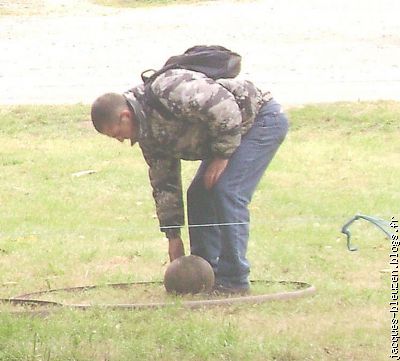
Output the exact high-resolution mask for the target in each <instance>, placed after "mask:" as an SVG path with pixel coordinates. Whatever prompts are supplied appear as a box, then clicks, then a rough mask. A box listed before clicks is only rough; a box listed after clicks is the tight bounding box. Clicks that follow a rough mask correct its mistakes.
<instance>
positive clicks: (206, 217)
mask: <svg viewBox="0 0 400 361" xmlns="http://www.w3.org/2000/svg"><path fill="white" fill-rule="evenodd" d="M287 131H288V120H287V118H286V116H285V114H284V113H281V106H280V105H279V104H278V103H277V102H276V101H275V100H273V99H272V100H270V101H269V102H267V103H266V104H264V105H263V106H262V107H261V109H260V111H259V113H258V115H257V117H256V119H255V122H254V124H253V126H252V127H251V128H250V130H249V131H248V132H247V133H246V134H245V135H244V136H243V137H242V141H241V144H240V145H239V147H238V148H237V149H236V151H235V153H233V155H232V156H231V158H230V159H229V163H228V166H227V167H226V169H225V171H224V173H223V174H222V175H221V177H220V179H219V180H218V182H217V183H216V184H215V186H214V187H213V188H212V189H211V190H206V189H205V187H204V185H203V175H204V172H205V170H206V168H207V166H208V164H209V160H204V161H203V162H202V163H201V165H200V167H199V169H198V171H197V173H196V176H195V177H194V179H193V181H192V183H191V185H190V187H189V189H188V192H187V207H188V221H189V225H194V226H193V227H189V236H190V250H191V254H194V255H197V256H200V257H203V258H204V259H205V260H207V261H208V262H209V263H210V264H211V266H212V267H213V270H214V273H215V278H216V283H217V284H221V285H223V286H226V287H239V288H248V286H249V280H248V276H249V273H250V265H249V262H248V260H247V258H246V253H247V243H248V239H249V221H250V217H249V210H248V204H249V203H250V201H251V198H252V195H253V193H254V191H255V189H256V186H257V184H258V183H259V181H260V179H261V177H262V175H263V174H264V172H265V170H266V169H267V167H268V165H269V164H270V162H271V160H272V158H273V157H274V155H275V153H276V151H277V150H278V148H279V146H280V145H281V143H282V142H283V140H284V139H285V136H286V133H287ZM221 223H242V224H237V225H219V226H218V225H215V226H204V227H196V225H208V224H221Z"/></svg>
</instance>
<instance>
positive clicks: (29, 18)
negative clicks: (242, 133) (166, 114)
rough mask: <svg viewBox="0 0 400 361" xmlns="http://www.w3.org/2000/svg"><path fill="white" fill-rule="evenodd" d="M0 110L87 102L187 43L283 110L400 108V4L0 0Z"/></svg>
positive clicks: (130, 81) (131, 81)
mask: <svg viewBox="0 0 400 361" xmlns="http://www.w3.org/2000/svg"><path fill="white" fill-rule="evenodd" d="M5 9H12V10H14V11H18V12H21V11H22V13H23V14H24V16H2V17H0V54H1V56H0V84H1V86H0V104H10V103H74V102H84V103H89V102H91V101H92V100H93V99H94V98H95V97H97V95H99V94H101V93H103V92H106V91H117V92H121V91H123V90H125V89H126V88H128V87H130V86H133V85H135V84H136V83H138V82H139V81H140V77H139V75H140V72H141V71H142V70H144V69H146V68H149V67H159V66H161V64H162V62H163V60H164V59H166V58H167V57H168V56H169V55H171V54H174V53H180V52H182V51H183V50H185V48H187V47H189V46H192V45H194V44H222V45H225V46H227V47H230V48H232V49H233V50H235V51H238V52H239V53H241V54H242V55H243V58H244V63H243V70H242V75H241V76H242V77H246V78H249V79H251V80H253V81H254V82H256V83H257V85H258V86H259V87H261V88H262V89H263V90H267V89H270V90H272V92H273V93H274V94H275V96H276V97H277V98H278V99H279V100H280V101H281V102H282V103H284V104H299V103H305V102H321V101H336V100H357V99H360V100H369V99H397V100H400V64H399V61H398V59H400V22H399V21H398V14H400V2H399V1H397V0H381V1H379V2H365V1H361V0H353V1H348V0H337V1H335V2H331V1H328V0H304V1H296V0H280V1H278V0H268V1H254V2H245V3H237V2H233V1H210V2H208V3H205V4H202V5H190V6H185V5H182V6H171V7H166V8H150V9H112V8H105V7H100V6H95V5H93V4H91V3H90V2H89V1H78V0H70V1H67V0H52V1H51V0H42V1H40V0H35V1H22V0H21V1H14V2H11V1H9V2H7V1H1V0H0V14H1V13H4V10H5Z"/></svg>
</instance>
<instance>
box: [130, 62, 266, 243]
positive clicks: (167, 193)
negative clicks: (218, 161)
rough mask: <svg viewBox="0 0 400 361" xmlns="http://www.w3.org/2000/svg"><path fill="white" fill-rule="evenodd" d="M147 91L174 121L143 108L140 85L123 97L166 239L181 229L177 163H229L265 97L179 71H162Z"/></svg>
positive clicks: (233, 83)
mask: <svg viewBox="0 0 400 361" xmlns="http://www.w3.org/2000/svg"><path fill="white" fill-rule="evenodd" d="M151 86H152V90H153V93H154V94H155V95H156V96H157V97H158V98H159V100H160V101H161V102H162V103H163V105H165V106H166V107H167V109H169V110H170V111H171V112H172V114H174V118H172V119H166V118H163V116H162V115H160V114H159V113H158V112H157V110H155V109H154V108H152V107H151V106H150V105H149V101H148V99H146V96H145V93H144V85H143V84H142V85H139V86H137V87H135V88H133V89H131V90H130V91H128V92H127V93H125V94H124V95H125V97H126V99H127V100H128V103H129V104H130V105H131V107H132V109H133V111H134V113H135V118H136V121H137V123H138V125H139V133H138V143H139V146H140V148H141V150H142V153H143V156H144V158H145V160H146V162H147V164H148V165H149V178H150V183H151V185H152V187H153V197H154V200H155V203H156V210H157V216H158V219H159V222H160V227H161V230H162V231H164V232H166V233H167V235H168V236H171V235H172V233H173V234H174V235H175V234H179V227H177V228H175V229H174V228H172V229H173V231H171V229H170V228H168V226H182V225H183V224H184V207H183V198H182V184H181V172H180V170H181V165H180V160H181V159H183V160H202V159H207V158H213V157H223V158H229V157H230V156H231V155H232V153H233V152H234V151H235V149H236V148H237V147H238V146H239V144H240V140H241V136H242V135H243V134H245V133H246V132H247V131H248V130H249V128H250V127H251V126H252V124H253V122H254V119H255V117H256V115H257V112H258V110H259V109H260V107H261V105H262V104H263V102H265V101H266V100H269V99H270V98H271V97H270V95H269V93H267V94H266V95H264V96H263V94H262V93H261V91H260V90H259V89H257V88H256V87H255V86H254V85H253V84H252V83H251V82H249V81H244V80H235V79H220V80H217V81H214V80H212V79H210V78H207V77H206V76H205V75H204V74H201V73H197V72H193V71H189V70H183V69H174V70H168V71H167V72H165V73H163V74H161V75H160V76H158V77H157V78H156V80H155V81H154V82H153V83H152V85H151ZM163 227H166V228H163Z"/></svg>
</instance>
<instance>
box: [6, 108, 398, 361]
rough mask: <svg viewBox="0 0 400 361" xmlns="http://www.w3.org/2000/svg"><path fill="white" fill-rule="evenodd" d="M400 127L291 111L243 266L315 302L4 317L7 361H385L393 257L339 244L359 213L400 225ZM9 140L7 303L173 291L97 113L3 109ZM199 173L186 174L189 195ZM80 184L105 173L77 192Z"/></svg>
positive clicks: (145, 205)
mask: <svg viewBox="0 0 400 361" xmlns="http://www.w3.org/2000/svg"><path fill="white" fill-rule="evenodd" d="M399 112H400V103H396V102H389V101H387V102H384V101H381V102H369V103H335V104H316V105H308V106H304V107H299V108H293V109H290V110H289V111H288V113H289V116H290V119H291V125H292V126H291V131H290V133H289V135H288V138H287V140H286V141H285V143H284V144H283V146H282V148H281V149H280V151H279V153H278V155H277V156H276V158H275V160H274V162H273V163H272V164H271V166H270V169H269V170H268V172H267V174H266V176H265V177H264V178H263V180H262V182H261V184H260V186H259V188H258V190H257V192H256V193H255V195H254V198H253V202H252V204H251V211H252V223H251V240H250V243H249V254H248V255H249V259H250V261H251V264H252V278H253V279H269V280H298V281H306V282H309V283H312V284H314V285H315V286H316V287H317V293H316V294H315V295H314V296H312V297H308V298H303V299H300V300H292V301H286V302H269V303H265V304H261V305H257V306H249V305H239V306H229V307H218V308H211V309H200V310H192V311H190V310H187V309H183V308H182V307H180V306H179V303H178V304H177V305H176V306H171V307H168V308H164V309H157V310H143V311H104V310H102V309H100V308H96V309H93V310H88V311H85V312H83V311H74V310H69V309H65V310H64V309H63V310H60V311H57V312H55V313H52V314H50V315H48V316H47V317H44V318H43V317H31V316H15V315H12V314H11V313H10V312H9V311H10V307H9V306H6V305H0V360H1V361H3V360H4V361H6V360H7V361H12V360H15V361H17V360H18V361H20V360H44V361H49V360H51V361H55V360H60V361H61V360H62V361H67V360H82V361H89V360H90V361H94V360H96V361H105V360H108V361H111V360H115V361H132V360H178V359H181V360H185V361H186V360H199V361H200V360H202V361H203V360H251V361H257V360H259V361H269V360H271V361H272V360H276V361H304V360H316V361H321V360H322V361H323V360H332V361H333V360H337V361H342V360H359V361H366V360H371V361H383V360H387V359H388V357H389V355H390V317H391V314H390V313H389V302H390V291H389V288H390V284H389V282H390V273H389V272H388V271H389V270H390V265H389V253H390V241H389V240H388V239H387V238H385V235H384V234H383V233H382V232H381V231H379V230H378V229H377V228H376V227H375V226H373V225H371V224H369V223H367V222H365V221H358V222H356V223H354V224H353V226H352V227H351V232H352V234H353V242H354V243H355V244H357V245H358V246H359V251H357V252H349V251H347V249H346V242H345V237H344V235H342V234H341V233H340V229H341V226H342V225H343V224H344V223H345V222H346V221H347V220H349V219H350V218H351V217H352V216H354V215H355V214H356V213H363V214H368V215H374V216H378V217H380V218H383V219H386V220H390V218H391V217H392V216H393V217H395V218H397V219H399V216H400V209H399V202H400V191H399V179H400V158H399V154H400V141H399V139H400V120H399V116H398V114H399ZM0 124H1V125H0V142H1V150H0V166H1V172H0V182H1V183H0V184H1V187H0V205H1V206H0V298H6V297H11V296H15V295H19V294H22V293H27V292H32V291H35V290H43V289H48V288H59V287H71V286H79V285H90V284H104V283H108V282H132V281H141V280H146V281H157V280H161V279H162V277H163V273H164V271H165V268H166V266H167V244H166V240H165V239H163V235H162V234H161V233H160V232H159V231H158V226H157V225H158V222H157V220H156V218H155V210H154V205H153V200H152V196H151V189H150V186H149V184H148V180H147V167H146V165H145V163H144V161H143V160H142V158H141V154H140V150H139V148H138V147H137V146H135V147H133V148H131V147H130V146H129V145H128V144H122V145H121V144H120V143H118V142H117V141H115V140H112V139H109V138H106V137H104V136H101V135H99V134H97V133H96V132H95V131H94V130H93V129H92V126H91V124H90V122H89V106H87V105H74V106H36V105H35V106H23V105H21V106H1V107H0ZM197 165H198V163H197V162H192V163H190V162H184V163H183V182H184V184H185V187H187V185H188V184H189V182H190V179H191V177H192V176H193V174H194V172H195V170H196V167H197ZM84 170H94V171H95V173H93V174H89V175H84V176H81V177H77V176H74V173H77V172H80V171H84ZM183 234H184V237H185V240H186V242H187V240H188V237H187V231H186V230H185V231H184V232H183ZM186 246H187V248H188V245H187V243H186ZM122 293H123V291H121V295H119V294H112V295H111V298H113V297H114V295H115V297H124V296H123V294H122ZM96 297H98V300H99V302H101V297H102V295H101V294H97V295H96ZM107 297H108V301H110V299H109V298H110V295H107ZM125 297H127V296H126V295H125ZM129 297H131V296H129Z"/></svg>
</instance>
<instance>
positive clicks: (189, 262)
mask: <svg viewBox="0 0 400 361" xmlns="http://www.w3.org/2000/svg"><path fill="white" fill-rule="evenodd" d="M214 281H215V279H214V271H213V269H212V267H211V265H210V264H209V263H208V262H207V261H206V260H205V259H203V258H201V257H199V256H194V255H190V256H182V257H179V258H177V259H175V260H174V261H172V262H171V263H170V264H169V265H168V268H167V270H166V271H165V274H164V286H165V289H166V290H167V292H168V293H179V294H185V293H192V294H195V293H199V292H209V291H211V289H212V288H213V286H214Z"/></svg>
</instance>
